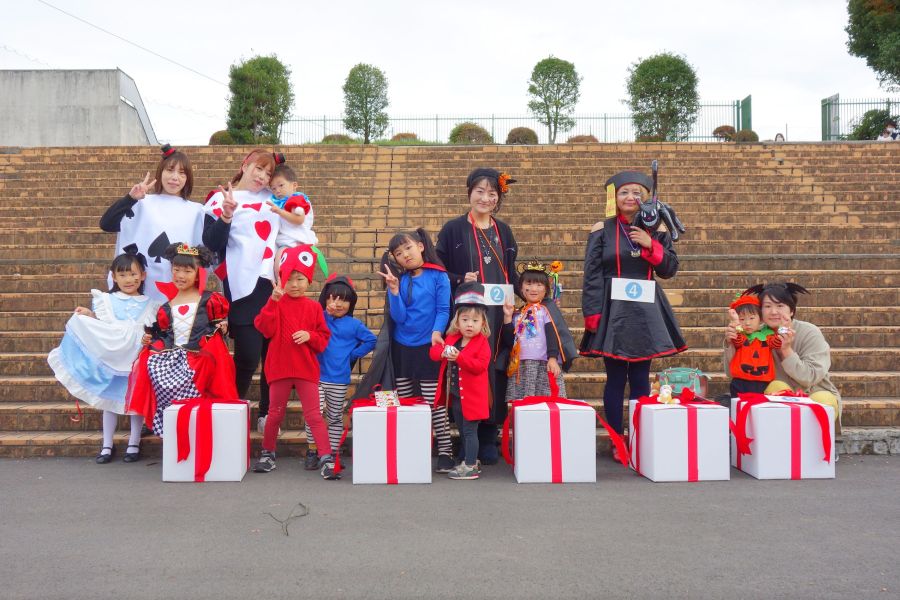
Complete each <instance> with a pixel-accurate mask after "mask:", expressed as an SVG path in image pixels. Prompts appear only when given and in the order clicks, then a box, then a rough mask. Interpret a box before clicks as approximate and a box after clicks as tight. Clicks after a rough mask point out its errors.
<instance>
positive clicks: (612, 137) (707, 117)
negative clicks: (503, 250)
mask: <svg viewBox="0 0 900 600" xmlns="http://www.w3.org/2000/svg"><path fill="white" fill-rule="evenodd" d="M749 104H750V103H749V96H748V97H747V98H745V99H744V100H743V101H741V100H735V101H732V102H721V103H706V104H701V105H700V111H699V114H698V116H697V121H696V123H695V124H694V127H693V129H692V131H691V135H690V137H689V138H688V141H693V142H701V141H714V140H715V138H714V137H713V135H712V131H713V129H715V128H716V127H718V126H720V125H731V126H732V127H734V128H735V129H741V128H742V126H743V127H747V128H749V124H750V122H751V121H750V109H749V108H750V107H749ZM573 118H574V119H575V126H574V127H573V128H572V129H569V130H566V131H562V130H560V131H559V132H557V135H556V141H557V142H565V141H566V140H567V139H569V138H570V137H572V136H576V135H592V136H594V137H595V138H597V141H600V142H631V141H634V137H635V136H634V127H633V124H632V121H631V115H630V114H628V113H618V114H616V113H594V114H579V115H574V117H573ZM464 122H472V123H477V124H478V125H480V126H481V127H483V128H484V129H485V130H487V132H488V133H490V134H491V137H492V138H493V139H494V142H496V143H499V144H502V143H504V142H505V141H506V136H507V135H508V134H509V131H510V130H511V129H513V128H516V127H528V128H529V129H533V130H534V132H535V133H537V136H538V141H539V143H541V144H546V143H547V140H548V132H547V127H546V126H545V125H542V124H541V123H540V122H538V120H537V119H536V118H535V117H534V116H533V115H503V114H492V115H487V116H476V115H458V116H457V115H453V116H450V115H429V116H426V115H414V116H392V117H390V123H389V125H388V128H387V130H386V131H385V133H384V136H383V138H384V139H391V138H392V137H393V136H394V135H396V134H398V133H414V134H415V135H416V137H417V138H418V139H419V140H420V141H423V142H436V143H447V141H448V139H449V137H450V131H451V130H452V129H453V128H454V127H456V126H457V125H459V124H460V123H464ZM331 134H343V135H348V136H350V137H358V136H356V135H355V134H353V133H351V132H349V131H347V130H346V129H345V128H344V122H343V119H342V118H341V117H340V116H329V115H323V116H321V117H292V118H290V119H288V120H287V121H285V122H284V123H282V124H281V133H280V137H281V142H282V143H283V144H310V143H316V142H320V141H322V138H324V137H325V136H326V135H331Z"/></svg>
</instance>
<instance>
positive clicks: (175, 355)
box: [128, 291, 238, 435]
mask: <svg viewBox="0 0 900 600" xmlns="http://www.w3.org/2000/svg"><path fill="white" fill-rule="evenodd" d="M227 317H228V301H227V300H226V299H225V297H224V296H222V295H221V294H218V293H215V292H207V291H204V292H203V293H202V294H201V295H200V300H199V301H198V302H193V303H189V304H176V305H173V304H172V303H171V302H168V303H166V304H164V305H163V306H162V307H161V308H160V309H159V311H158V312H157V314H156V323H154V325H153V333H152V334H151V335H152V338H153V339H152V340H151V342H150V346H148V347H147V348H145V349H144V350H142V351H141V353H140V356H139V357H138V360H137V361H136V362H135V366H134V370H133V373H132V380H131V381H130V382H129V388H128V409H129V411H133V412H135V413H138V414H142V415H144V419H145V420H146V422H147V423H151V424H152V429H153V433H155V434H156V435H162V433H163V429H162V423H163V421H162V414H163V411H164V410H165V409H166V408H167V407H168V406H169V405H170V404H172V402H173V401H175V400H186V399H190V398H209V399H213V400H215V399H223V400H233V399H235V398H237V397H238V396H237V390H235V387H234V363H233V362H232V360H231V355H230V354H228V348H227V346H226V345H225V341H224V340H223V338H222V335H221V333H219V330H218V327H217V326H218V325H219V323H221V322H222V321H224V320H225V319H226V318H227Z"/></svg>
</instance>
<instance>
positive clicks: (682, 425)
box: [628, 400, 731, 481]
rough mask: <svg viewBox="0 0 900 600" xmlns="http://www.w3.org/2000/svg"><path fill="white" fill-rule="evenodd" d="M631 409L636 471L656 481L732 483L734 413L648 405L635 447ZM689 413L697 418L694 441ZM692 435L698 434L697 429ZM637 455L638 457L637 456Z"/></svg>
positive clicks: (633, 402)
mask: <svg viewBox="0 0 900 600" xmlns="http://www.w3.org/2000/svg"><path fill="white" fill-rule="evenodd" d="M637 403H638V401H637V400H631V401H630V402H629V404H628V422H629V423H630V426H629V428H628V429H629V435H628V437H629V439H628V448H629V453H630V454H631V463H632V464H631V468H632V469H634V470H635V471H637V470H638V469H637V468H636V466H638V465H637V461H638V460H639V461H640V464H639V466H640V471H639V473H640V474H641V475H643V476H644V477H646V478H647V479H650V480H651V481H726V480H728V479H731V467H730V465H729V463H728V409H727V408H725V407H724V406H721V405H719V404H692V405H689V406H690V408H689V407H688V405H682V404H644V405H643V406H642V407H641V415H640V418H641V422H640V439H639V440H637V444H636V441H635V434H634V432H635V426H634V409H635V407H636V406H637ZM689 411H695V413H696V430H695V431H693V435H694V436H695V437H694V439H693V440H692V439H691V433H692V432H691V431H690V430H689ZM690 429H693V427H691V428H690ZM635 451H637V456H635Z"/></svg>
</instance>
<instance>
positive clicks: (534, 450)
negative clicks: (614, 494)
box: [513, 402, 597, 483]
mask: <svg viewBox="0 0 900 600" xmlns="http://www.w3.org/2000/svg"><path fill="white" fill-rule="evenodd" d="M556 406H557V407H558V408H559V432H558V435H559V438H558V439H559V449H558V452H559V456H558V457H554V450H553V448H552V446H553V444H552V439H551V438H552V437H553V435H552V434H551V419H550V407H549V406H547V403H546V402H542V403H540V404H532V405H529V406H515V407H514V408H513V410H514V411H515V415H514V420H515V431H514V437H513V461H514V463H515V464H514V467H513V471H514V473H515V475H516V481H518V482H519V483H594V482H596V481H597V424H596V419H597V416H596V412H595V411H594V409H593V408H592V407H591V406H590V405H589V404H587V403H585V404H584V405H583V406H575V405H572V404H557V405H556ZM554 458H557V460H558V461H559V462H558V463H557V464H559V465H560V466H561V468H560V469H559V476H560V477H559V479H558V480H557V481H554V478H553V462H554Z"/></svg>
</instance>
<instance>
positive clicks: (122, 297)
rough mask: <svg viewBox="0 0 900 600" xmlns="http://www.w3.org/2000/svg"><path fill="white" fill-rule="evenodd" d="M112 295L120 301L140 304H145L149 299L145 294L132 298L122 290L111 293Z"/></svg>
mask: <svg viewBox="0 0 900 600" xmlns="http://www.w3.org/2000/svg"><path fill="white" fill-rule="evenodd" d="M111 295H113V296H115V297H116V298H118V299H119V300H137V301H138V302H143V301H144V300H146V299H147V296H145V295H143V294H138V295H137V296H132V295H130V294H126V293H125V292H123V291H122V290H117V291H115V292H111Z"/></svg>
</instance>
